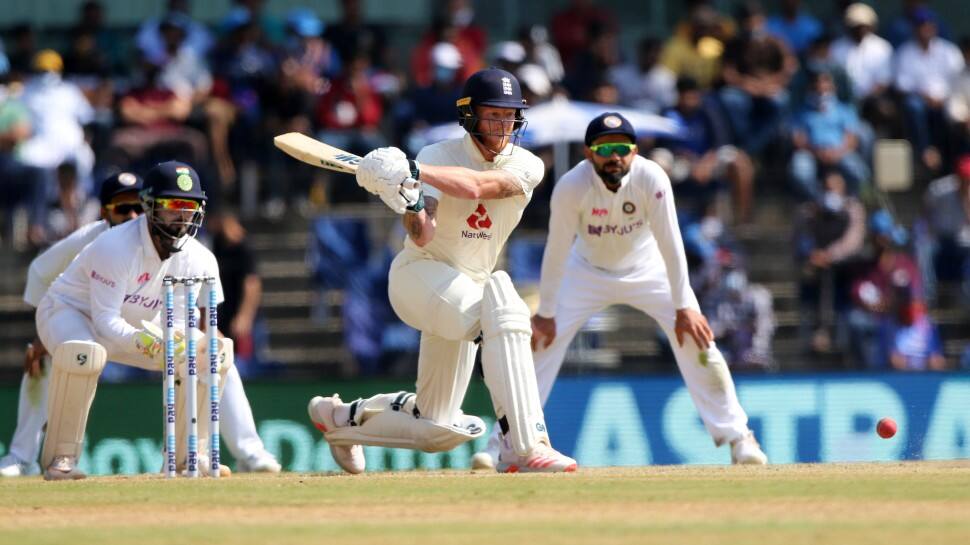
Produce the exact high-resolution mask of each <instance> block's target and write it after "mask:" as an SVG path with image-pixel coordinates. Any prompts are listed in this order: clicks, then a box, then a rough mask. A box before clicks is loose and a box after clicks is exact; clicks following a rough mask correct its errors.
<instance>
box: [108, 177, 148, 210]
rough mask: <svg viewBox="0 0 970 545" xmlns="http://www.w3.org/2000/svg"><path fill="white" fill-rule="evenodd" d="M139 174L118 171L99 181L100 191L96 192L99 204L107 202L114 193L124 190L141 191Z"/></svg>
mask: <svg viewBox="0 0 970 545" xmlns="http://www.w3.org/2000/svg"><path fill="white" fill-rule="evenodd" d="M141 189H142V180H141V176H139V175H137V174H135V173H133V172H119V173H117V174H112V175H111V176H108V177H107V178H105V180H104V181H103V182H101V191H99V192H98V199H99V200H100V201H101V204H102V205H104V204H108V202H109V201H111V198H112V197H114V196H115V195H118V194H121V193H125V192H126V191H141Z"/></svg>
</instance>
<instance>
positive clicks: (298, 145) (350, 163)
mask: <svg viewBox="0 0 970 545" xmlns="http://www.w3.org/2000/svg"><path fill="white" fill-rule="evenodd" d="M273 144H274V145H275V146H276V147H278V148H279V149H281V150H283V152H284V153H286V154H287V155H289V156H290V157H293V158H294V159H297V160H300V161H303V162H304V163H306V164H308V165H313V166H315V167H320V168H325V169H327V170H335V171H337V172H345V173H347V174H356V173H357V165H358V164H359V163H360V157H359V156H357V155H354V154H353V153H350V152H348V151H344V150H342V149H339V148H335V147H333V146H331V145H329V144H324V143H323V142H321V141H319V140H317V139H315V138H310V137H309V136H307V135H305V134H301V133H298V132H288V133H286V134H281V135H279V136H277V137H275V138H273Z"/></svg>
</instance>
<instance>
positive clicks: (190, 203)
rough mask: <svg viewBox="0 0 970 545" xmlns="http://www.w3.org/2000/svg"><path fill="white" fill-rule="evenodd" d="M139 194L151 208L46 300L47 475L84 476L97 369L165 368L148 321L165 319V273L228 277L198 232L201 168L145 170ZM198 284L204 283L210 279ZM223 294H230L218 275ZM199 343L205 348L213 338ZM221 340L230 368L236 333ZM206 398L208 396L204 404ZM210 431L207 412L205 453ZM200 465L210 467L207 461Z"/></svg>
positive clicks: (98, 244) (42, 325)
mask: <svg viewBox="0 0 970 545" xmlns="http://www.w3.org/2000/svg"><path fill="white" fill-rule="evenodd" d="M140 197H141V205H142V207H143V209H144V211H145V213H144V214H143V215H141V216H139V217H138V218H136V219H132V220H130V221H127V222H125V223H123V224H121V225H118V226H117V227H115V228H113V229H109V230H107V231H106V232H104V233H103V234H102V235H101V236H98V237H97V238H96V239H95V240H94V241H93V242H91V243H90V244H88V245H87V246H86V247H85V248H84V249H83V250H81V252H80V253H79V254H78V255H77V257H76V258H75V259H74V260H73V261H72V262H71V264H70V265H68V266H67V268H66V269H65V270H64V272H63V273H62V274H61V275H60V276H58V277H57V279H56V280H55V281H54V283H53V284H52V285H51V286H50V289H48V290H47V293H46V294H45V295H44V296H43V297H42V298H41V300H40V303H39V304H38V305H37V314H36V321H37V335H38V337H39V339H40V341H41V343H42V344H43V346H45V347H48V348H49V349H50V350H51V354H52V356H51V372H50V375H51V376H50V386H49V392H50V393H49V395H48V402H47V434H46V437H45V439H44V446H43V451H42V453H41V459H40V463H41V467H43V468H44V478H45V479H47V480H61V479H82V478H84V477H85V475H84V473H83V472H81V471H80V470H79V469H78V467H77V462H78V457H79V456H80V453H81V442H82V440H83V438H84V430H85V427H86V424H87V418H88V412H89V411H90V409H91V402H92V401H93V400H94V394H95V390H96V388H97V383H98V376H99V375H100V374H101V371H102V370H103V369H104V365H105V362H106V361H107V360H108V359H110V360H111V361H116V362H118V363H123V364H126V365H133V366H136V367H141V368H144V369H148V370H152V371H158V370H160V369H161V368H162V366H163V353H162V352H163V351H162V344H163V342H162V339H161V338H160V337H159V336H158V335H157V331H158V329H156V328H150V327H145V325H144V322H154V323H156V324H157V323H158V318H159V311H160V309H161V308H162V306H163V301H162V299H161V297H162V279H163V277H165V276H166V275H176V276H214V277H216V278H217V279H218V278H219V268H218V265H217V263H216V259H215V256H213V255H212V253H211V252H210V251H209V250H208V249H206V248H205V247H204V246H203V245H202V244H201V243H199V242H198V241H197V240H196V239H195V235H196V233H197V232H198V230H199V227H200V226H201V225H202V219H203V217H204V214H205V202H206V196H205V193H204V192H203V191H202V188H201V186H200V183H199V176H198V174H196V172H195V170H194V169H193V168H192V167H190V166H189V165H186V164H184V163H178V162H174V161H171V162H166V163H161V164H159V165H156V166H155V167H154V168H152V169H151V170H150V171H149V172H148V174H147V175H146V176H145V182H144V188H143V189H142V191H141V192H140ZM194 289H196V290H197V291H201V285H197V287H196V288H194ZM216 295H217V301H219V302H221V301H222V300H223V294H222V286H221V284H218V283H217V294H216ZM184 299H185V295H184V293H183V292H182V291H181V290H180V291H178V293H177V294H176V298H175V303H176V308H185V303H184ZM200 299H201V300H200V303H201V304H205V303H206V301H205V299H204V298H200ZM177 320H178V319H177ZM200 323H202V324H204V323H205V319H204V318H203V319H202V320H200ZM175 327H176V330H177V331H178V333H177V334H176V336H177V337H181V339H182V341H181V342H180V343H179V345H178V346H177V347H176V353H177V355H179V356H180V357H178V358H177V359H178V360H179V363H181V364H182V365H180V367H181V369H180V371H179V372H180V375H184V367H185V366H184V361H185V357H184V351H185V347H184V344H185V343H184V337H185V333H184V330H185V324H184V321H182V322H179V321H176V324H175ZM179 333H181V335H180V334H179ZM200 344H202V350H201V352H203V353H204V352H205V351H206V350H207V347H206V346H205V343H200ZM219 344H220V348H219V351H220V359H221V360H223V362H224V363H223V365H222V366H221V369H220V374H223V375H224V374H225V373H226V371H227V369H228V368H229V367H231V366H232V341H231V340H229V339H223V338H220V339H219ZM204 378H205V374H202V375H201V376H200V379H203V380H204ZM204 397H206V396H199V398H200V399H199V402H200V404H202V403H205V401H204V400H203V399H202V398H204ZM176 399H177V400H176V403H177V404H179V405H180V409H181V410H185V409H184V407H181V405H183V404H184V403H185V395H184V391H183V388H181V387H179V388H177V393H176ZM182 414H185V413H182ZM184 420H185V419H183V418H179V419H177V422H178V425H179V426H184V425H185V424H184ZM177 433H178V436H177V438H178V440H179V441H180V444H179V445H178V447H177V450H178V453H179V454H180V456H179V463H180V464H182V465H183V466H184V463H185V459H184V456H185V454H184V453H185V451H186V446H185V444H184V441H183V439H184V435H185V433H184V431H182V430H177ZM207 437H208V426H207V419H200V421H199V443H200V446H199V451H200V452H206V444H207ZM200 457H201V456H200ZM200 465H201V466H202V468H203V469H205V468H207V464H206V463H200Z"/></svg>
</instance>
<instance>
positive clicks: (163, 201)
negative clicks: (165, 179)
mask: <svg viewBox="0 0 970 545" xmlns="http://www.w3.org/2000/svg"><path fill="white" fill-rule="evenodd" d="M201 207H202V203H200V202H199V201H193V200H192V199H179V198H172V197H159V198H157V199H155V208H156V209H157V210H158V209H160V210H198V209H199V208H201Z"/></svg>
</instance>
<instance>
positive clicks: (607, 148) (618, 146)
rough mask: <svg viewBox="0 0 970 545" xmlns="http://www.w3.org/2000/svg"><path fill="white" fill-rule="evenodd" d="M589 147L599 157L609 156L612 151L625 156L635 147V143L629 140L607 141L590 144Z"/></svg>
mask: <svg viewBox="0 0 970 545" xmlns="http://www.w3.org/2000/svg"><path fill="white" fill-rule="evenodd" d="M589 149H590V150H591V151H592V152H593V153H595V154H596V155H599V156H600V157H611V156H612V155H613V154H614V153H615V154H617V155H619V156H620V157H626V156H627V155H630V154H631V153H632V152H633V151H634V150H635V149H637V145H636V144H631V143H629V142H607V143H605V144H596V145H593V146H590V147H589Z"/></svg>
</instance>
